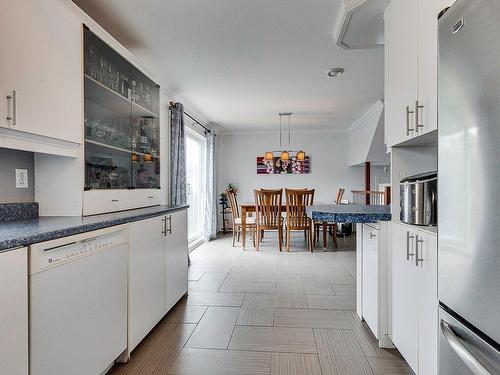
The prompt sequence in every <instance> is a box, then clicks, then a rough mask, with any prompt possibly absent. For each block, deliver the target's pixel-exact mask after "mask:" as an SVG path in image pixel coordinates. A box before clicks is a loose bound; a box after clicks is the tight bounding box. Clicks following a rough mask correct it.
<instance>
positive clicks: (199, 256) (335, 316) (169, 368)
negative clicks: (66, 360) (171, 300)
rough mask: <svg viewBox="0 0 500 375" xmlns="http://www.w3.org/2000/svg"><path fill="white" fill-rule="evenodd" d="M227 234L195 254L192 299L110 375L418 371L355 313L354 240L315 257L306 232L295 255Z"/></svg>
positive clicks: (297, 239)
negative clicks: (243, 243)
mask: <svg viewBox="0 0 500 375" xmlns="http://www.w3.org/2000/svg"><path fill="white" fill-rule="evenodd" d="M230 237H231V236H223V237H221V238H219V239H217V240H215V241H212V242H210V243H207V244H204V245H202V246H200V247H199V248H198V249H196V250H195V251H193V252H192V253H191V266H190V268H189V294H188V296H187V297H185V298H183V299H182V300H181V301H179V303H178V304H177V305H176V306H175V307H174V309H173V310H172V311H171V312H170V313H169V314H167V316H166V317H165V318H164V319H163V320H162V322H160V323H159V325H158V326H157V327H156V328H155V329H154V330H153V331H152V332H151V333H150V334H149V335H148V336H147V337H146V338H145V339H144V341H143V342H142V343H141V344H140V345H139V346H138V347H137V348H136V349H135V350H134V352H133V353H132V356H131V360H130V362H129V363H127V364H125V365H119V366H117V367H115V368H114V369H113V370H112V373H113V374H119V375H122V374H127V375H129V374H141V375H142V374H162V375H166V374H183V375H190V374H207V375H208V374H224V375H225V374H228V375H229V374H235V375H241V374H268V375H269V374H272V375H278V374H280V375H281V374H283V375H294V374H297V375H299V374H304V375H305V374H311V375H315V374H322V375H330V374H336V375H350V374H352V375H362V374H372V375H379V374H380V375H382V374H391V375H397V374H412V371H411V370H410V369H409V367H408V366H407V365H406V363H405V362H404V360H403V359H402V358H401V356H400V355H399V353H398V352H397V351H396V350H385V349H381V348H379V347H378V345H377V343H376V341H375V338H374V337H373V335H372V334H371V331H370V329H369V328H368V327H367V326H366V324H365V323H362V322H361V321H360V320H359V318H358V316H357V315H356V313H355V311H354V310H355V306H356V289H355V281H356V275H355V274H354V272H355V269H356V267H355V252H354V246H355V238H354V236H351V237H349V238H346V239H342V238H339V248H338V249H337V250H332V249H331V248H330V249H328V250H327V251H323V249H319V248H318V249H316V250H315V252H314V253H312V254H311V253H309V252H307V251H305V248H306V247H305V243H304V239H303V236H302V234H301V233H297V234H295V235H294V236H293V240H292V248H291V251H290V253H286V252H282V253H279V252H278V251H277V249H276V239H275V236H273V235H272V234H269V235H266V238H265V239H264V241H263V243H262V245H261V248H260V249H261V250H260V251H259V252H256V251H254V249H253V248H251V247H249V250H246V251H244V250H242V249H241V247H232V246H231V238H230ZM330 246H331V245H330Z"/></svg>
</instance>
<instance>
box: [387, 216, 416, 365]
mask: <svg viewBox="0 0 500 375" xmlns="http://www.w3.org/2000/svg"><path fill="white" fill-rule="evenodd" d="M392 227H393V228H392V233H393V236H392V242H391V257H392V260H391V262H392V264H391V267H392V280H391V289H392V312H391V316H392V336H391V339H392V341H393V343H394V345H396V347H397V348H398V350H399V351H400V353H401V354H402V355H403V357H404V358H405V359H406V362H408V364H409V365H410V367H411V368H412V369H413V371H415V372H417V365H418V298H417V293H418V290H417V267H415V263H414V261H415V257H414V255H413V256H412V255H411V254H414V252H415V247H414V238H411V236H413V235H412V233H411V231H409V230H408V229H409V228H408V227H406V226H404V225H401V224H396V223H394V224H392ZM408 254H410V255H409V256H408ZM408 258H409V259H408Z"/></svg>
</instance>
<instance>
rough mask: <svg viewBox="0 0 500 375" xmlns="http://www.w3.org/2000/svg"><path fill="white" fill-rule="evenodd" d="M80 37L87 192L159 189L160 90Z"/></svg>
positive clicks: (94, 41)
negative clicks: (83, 71)
mask: <svg viewBox="0 0 500 375" xmlns="http://www.w3.org/2000/svg"><path fill="white" fill-rule="evenodd" d="M84 35H85V39H84V41H85V42H84V55H85V78H84V81H85V172H86V173H85V190H93V189H135V188H159V187H160V153H159V142H160V134H159V87H158V85H157V84H155V83H154V82H153V81H151V80H150V79H149V78H147V77H146V76H145V75H144V74H142V73H141V72H140V71H139V70H138V69H136V68H135V67H134V66H133V65H131V64H130V63H129V62H128V61H126V60H125V59H124V58H123V57H122V56H120V55H119V54H118V53H117V52H115V51H114V50H113V49H112V48H111V47H109V46H108V45H107V44H106V43H104V42H103V41H102V40H100V39H99V38H98V37H97V36H96V35H95V34H93V33H92V32H91V31H89V30H88V29H85V30H84Z"/></svg>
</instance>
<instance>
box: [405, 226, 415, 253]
mask: <svg viewBox="0 0 500 375" xmlns="http://www.w3.org/2000/svg"><path fill="white" fill-rule="evenodd" d="M414 238H415V237H414V236H412V235H410V231H408V230H407V231H406V260H410V257H412V256H414V255H415V254H414V253H410V243H411V241H410V240H412V239H414Z"/></svg>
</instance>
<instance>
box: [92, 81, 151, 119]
mask: <svg viewBox="0 0 500 375" xmlns="http://www.w3.org/2000/svg"><path fill="white" fill-rule="evenodd" d="M85 98H86V99H87V100H89V101H91V102H94V103H96V104H98V105H100V106H103V105H105V106H106V108H108V109H110V110H111V111H113V112H116V113H129V112H130V108H131V107H132V111H133V114H134V116H136V117H142V118H158V115H157V114H156V113H154V112H152V111H150V110H149V109H146V108H144V107H143V106H141V105H139V104H137V103H135V102H133V101H132V100H130V99H128V98H126V97H124V96H122V95H120V94H119V93H117V92H115V91H114V90H112V89H110V88H109V87H107V86H105V85H103V84H102V83H101V82H99V81H97V80H95V79H94V78H92V77H90V76H89V75H88V74H85Z"/></svg>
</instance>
